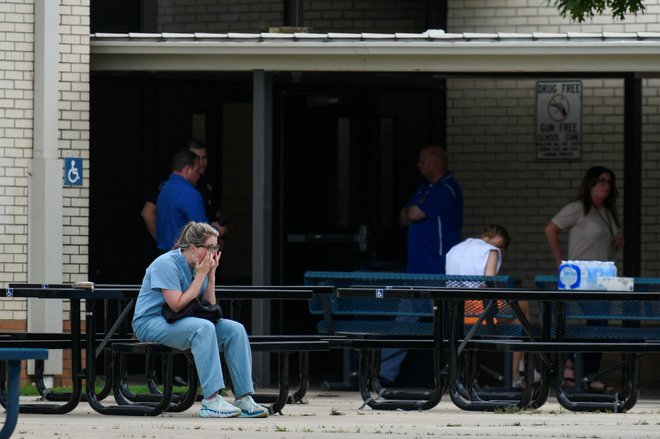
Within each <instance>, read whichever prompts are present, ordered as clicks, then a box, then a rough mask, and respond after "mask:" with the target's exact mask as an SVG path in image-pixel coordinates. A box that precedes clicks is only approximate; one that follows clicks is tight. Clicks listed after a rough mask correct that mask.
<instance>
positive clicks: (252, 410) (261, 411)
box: [234, 395, 268, 418]
mask: <svg viewBox="0 0 660 439" xmlns="http://www.w3.org/2000/svg"><path fill="white" fill-rule="evenodd" d="M234 405H235V406H236V407H238V408H239V409H240V411H241V418H267V417H268V409H267V408H266V407H263V406H260V405H259V404H257V403H256V402H254V399H252V397H251V396H250V395H247V396H246V397H244V398H241V399H236V400H235V401H234Z"/></svg>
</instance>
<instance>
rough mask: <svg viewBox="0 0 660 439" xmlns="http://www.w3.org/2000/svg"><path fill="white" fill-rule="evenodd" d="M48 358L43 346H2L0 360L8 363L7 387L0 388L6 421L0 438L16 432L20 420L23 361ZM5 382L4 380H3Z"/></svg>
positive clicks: (0, 431) (0, 432)
mask: <svg viewBox="0 0 660 439" xmlns="http://www.w3.org/2000/svg"><path fill="white" fill-rule="evenodd" d="M46 358H48V351H47V350H46V349H41V348H7V347H0V361H3V362H6V363H7V383H6V388H2V389H0V392H1V393H3V394H4V398H2V399H4V400H5V401H6V403H5V409H6V413H5V423H4V425H3V426H2V430H0V439H5V438H8V437H10V436H11V435H12V433H13V432H14V429H15V428H16V423H17V421H18V412H19V403H18V398H19V395H20V390H21V361H22V360H44V359H46ZM3 383H4V380H3Z"/></svg>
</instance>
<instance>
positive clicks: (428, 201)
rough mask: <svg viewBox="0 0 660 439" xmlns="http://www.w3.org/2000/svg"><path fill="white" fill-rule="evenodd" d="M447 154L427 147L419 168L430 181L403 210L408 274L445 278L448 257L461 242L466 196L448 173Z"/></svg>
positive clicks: (419, 189)
mask: <svg viewBox="0 0 660 439" xmlns="http://www.w3.org/2000/svg"><path fill="white" fill-rule="evenodd" d="M447 165H448V160H447V151H446V150H445V149H444V148H442V147H440V146H427V147H425V148H423V149H422V150H421V151H420V153H419V162H418V163H417V166H418V167H419V170H420V172H421V174H422V176H423V177H424V179H425V180H426V181H424V182H423V183H422V184H421V185H420V186H419V188H418V189H417V192H415V193H414V194H413V196H412V197H410V199H409V200H408V202H407V203H406V204H405V206H404V207H403V208H402V209H401V213H400V215H399V222H400V223H401V225H402V226H407V227H408V270H407V271H408V273H432V274H444V272H445V255H446V254H447V252H448V251H449V249H450V248H452V247H453V246H454V245H456V244H458V243H459V242H461V227H462V225H463V193H462V192H461V188H460V186H459V185H458V183H456V180H454V176H453V174H452V173H451V171H448V170H447Z"/></svg>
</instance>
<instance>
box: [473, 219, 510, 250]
mask: <svg viewBox="0 0 660 439" xmlns="http://www.w3.org/2000/svg"><path fill="white" fill-rule="evenodd" d="M498 236H499V237H500V238H502V250H506V249H507V248H509V244H511V236H509V232H507V231H506V229H505V228H504V227H502V226H500V225H497V224H491V225H490V226H488V227H486V228H485V229H484V231H483V232H481V233H480V234H479V236H477V238H491V239H493V238H497V237H498Z"/></svg>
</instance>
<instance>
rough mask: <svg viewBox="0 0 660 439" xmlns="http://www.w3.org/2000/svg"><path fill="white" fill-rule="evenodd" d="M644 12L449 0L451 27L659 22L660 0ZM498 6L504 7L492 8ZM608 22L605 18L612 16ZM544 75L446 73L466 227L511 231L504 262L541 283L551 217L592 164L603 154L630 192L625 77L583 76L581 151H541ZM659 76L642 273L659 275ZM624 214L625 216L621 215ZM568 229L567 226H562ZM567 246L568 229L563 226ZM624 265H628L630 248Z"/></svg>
mask: <svg viewBox="0 0 660 439" xmlns="http://www.w3.org/2000/svg"><path fill="white" fill-rule="evenodd" d="M645 3H646V4H647V8H648V12H647V14H646V15H644V16H639V17H634V16H633V17H629V19H628V20H626V22H625V23H622V22H614V23H612V19H611V17H610V16H606V17H597V18H595V19H594V20H591V21H589V22H588V23H586V24H583V25H578V24H574V23H570V21H569V20H568V19H562V18H561V17H560V16H559V13H558V11H557V10H556V9H554V8H552V7H545V6H544V3H543V2H537V1H511V0H508V1H504V0H495V1H491V0H489V1H487V2H486V1H471V2H459V1H450V2H449V9H450V13H449V29H448V31H449V32H533V31H534V32H578V31H579V32H603V31H626V32H633V31H657V30H658V27H657V26H658V24H657V23H658V15H657V14H658V12H659V8H660V6H658V5H659V4H660V2H658V1H651V2H645ZM493 12H495V13H493ZM608 23H609V25H606V24H608ZM535 82H536V79H534V78H530V79H528V80H511V79H479V80H472V79H470V80H461V79H456V80H454V79H452V80H449V81H448V82H447V88H448V101H447V107H448V108H447V127H448V141H447V143H448V148H449V149H450V151H451V160H452V162H451V167H452V169H453V170H454V172H455V173H456V176H457V178H458V179H459V180H460V182H461V184H462V185H463V188H464V190H465V226H464V234H465V235H466V236H469V235H472V234H475V233H477V232H478V231H479V230H480V228H482V227H483V226H484V225H485V224H488V223H500V224H502V225H504V226H505V227H507V228H508V229H509V231H510V232H511V234H512V238H513V242H512V246H511V248H510V250H509V252H507V254H506V256H505V261H504V264H503V268H502V271H503V273H506V274H511V275H513V276H515V277H516V279H519V280H521V281H522V282H523V285H524V286H532V281H533V277H534V275H535V274H537V273H551V272H553V271H554V266H553V264H552V260H551V256H550V253H549V250H548V247H547V244H546V241H545V236H544V234H543V228H544V226H545V224H546V223H547V222H548V221H549V219H550V218H551V217H552V216H553V215H554V214H555V213H556V212H557V211H558V210H559V209H560V208H561V207H562V206H563V205H564V204H566V203H567V202H568V201H570V200H571V199H572V198H573V197H574V196H575V193H576V190H577V187H578V185H579V183H580V180H581V178H582V175H583V174H584V171H585V170H586V169H587V168H589V167H590V166H593V165H596V164H601V165H604V166H607V167H610V168H612V169H613V170H614V172H615V173H616V174H617V177H618V182H619V191H620V194H621V198H620V202H619V210H620V213H622V210H623V205H624V202H625V200H624V199H623V184H622V183H623V130H624V126H623V104H624V102H623V94H624V93H623V81H622V80H597V79H588V80H583V109H582V123H583V149H582V159H581V160H579V161H572V162H566V161H563V162H547V161H538V160H536V144H535V130H536V127H535V111H536V107H535V105H536V103H535V88H534V85H535ZM659 85H660V83H658V81H657V80H644V82H643V87H644V100H643V102H644V108H643V112H644V128H643V130H644V148H645V149H644V162H643V163H644V164H643V168H644V169H643V192H644V199H643V206H644V207H643V215H644V216H643V218H642V235H643V236H644V239H643V242H642V261H643V267H642V268H643V270H642V275H643V276H654V277H656V276H660V263H658V262H657V261H658V258H657V256H658V249H659V246H660V245H659V244H657V243H658V242H660V233H659V232H660V230H658V229H659V228H658V226H657V225H656V224H658V222H659V221H658V220H659V219H660V218H659V215H660V211H659V209H657V208H655V206H656V205H657V204H658V203H657V201H658V200H657V198H658V195H659V191H658V185H659V183H660V181H659V180H658V177H659V175H658V171H656V169H658V160H659V159H660V157H659V153H658V151H659V150H660V148H659V147H660V145H659V142H660V137H659V136H658V128H657V126H658V117H659V116H658V113H659V111H660V108H659V104H660V99H659V98H658V86H659ZM620 219H621V220H622V219H623V218H620ZM563 235H566V234H563ZM563 239H564V241H563V248H564V249H565V248H566V236H563ZM617 265H618V267H619V269H620V270H621V269H622V264H621V254H619V256H618V260H617Z"/></svg>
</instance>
